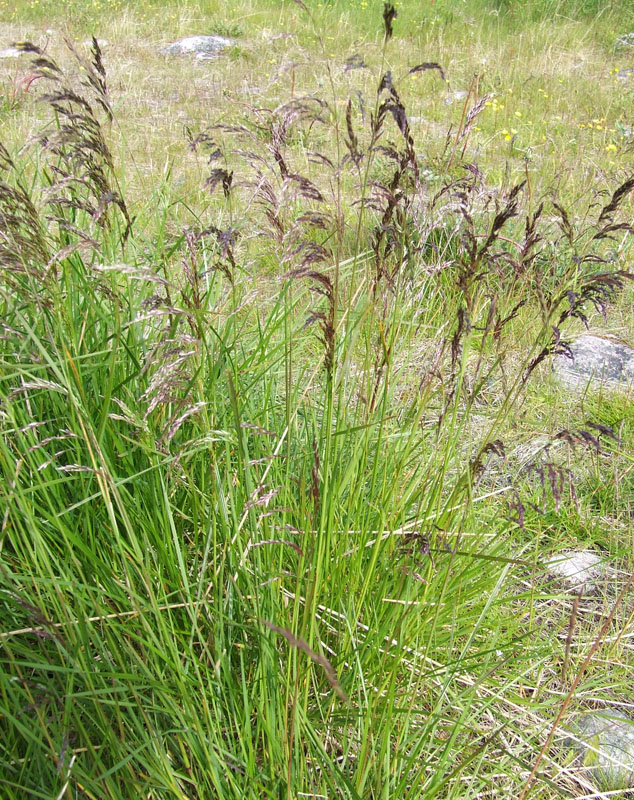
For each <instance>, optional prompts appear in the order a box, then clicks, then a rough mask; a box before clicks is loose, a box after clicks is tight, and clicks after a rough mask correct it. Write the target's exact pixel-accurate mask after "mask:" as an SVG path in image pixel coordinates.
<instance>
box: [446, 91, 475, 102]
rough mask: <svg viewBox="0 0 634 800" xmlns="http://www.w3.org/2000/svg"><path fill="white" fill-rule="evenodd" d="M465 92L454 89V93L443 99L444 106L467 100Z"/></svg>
mask: <svg viewBox="0 0 634 800" xmlns="http://www.w3.org/2000/svg"><path fill="white" fill-rule="evenodd" d="M468 94H469V92H467V91H466V90H465V89H456V91H455V92H449V94H448V95H446V97H445V104H446V105H448V106H450V105H453V103H461V102H462V101H463V100H466V99H467V95H468Z"/></svg>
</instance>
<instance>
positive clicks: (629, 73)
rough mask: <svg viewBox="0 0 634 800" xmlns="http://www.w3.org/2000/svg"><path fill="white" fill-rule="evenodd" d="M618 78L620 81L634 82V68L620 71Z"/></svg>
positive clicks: (617, 74)
mask: <svg viewBox="0 0 634 800" xmlns="http://www.w3.org/2000/svg"><path fill="white" fill-rule="evenodd" d="M616 77H617V78H618V79H619V80H620V81H628V80H634V67H627V68H626V69H620V70H619V71H618V72H617V73H616Z"/></svg>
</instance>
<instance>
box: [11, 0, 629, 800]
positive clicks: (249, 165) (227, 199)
mask: <svg viewBox="0 0 634 800" xmlns="http://www.w3.org/2000/svg"><path fill="white" fill-rule="evenodd" d="M299 5H300V6H302V8H303V9H304V11H307V9H306V8H305V7H304V4H303V3H299ZM395 18H396V8H395V7H393V6H392V5H391V4H386V5H385V10H384V14H383V30H382V35H381V40H382V44H381V47H382V53H383V56H382V61H383V65H384V66H383V68H382V69H381V70H379V71H378V73H377V74H376V75H375V76H374V78H375V80H374V90H373V94H372V96H371V97H370V98H369V99H367V98H366V99H365V101H364V99H363V98H362V97H360V95H358V94H354V93H353V94H351V95H350V96H345V97H341V96H339V94H338V93H337V91H336V84H335V80H334V78H333V75H332V73H331V72H329V71H326V73H325V75H324V86H325V89H324V91H323V92H322V93H315V92H312V91H311V92H310V93H307V94H301V93H300V87H299V86H295V85H293V91H292V93H291V96H290V97H289V98H288V99H287V100H284V101H282V102H278V103H276V104H274V105H273V104H270V105H269V106H263V105H259V104H251V105H250V106H248V107H245V108H244V115H243V117H242V119H241V121H240V123H239V124H238V123H237V122H226V121H217V120H214V121H213V123H212V124H211V125H205V126H203V125H195V124H193V123H192V124H191V125H189V126H188V127H187V128H186V130H185V132H184V134H183V135H184V138H185V143H186V146H187V148H188V149H187V154H186V155H184V156H183V158H189V159H192V160H195V161H196V163H197V164H199V165H203V166H204V169H205V172H204V175H203V176H202V180H201V184H202V190H203V192H204V198H205V200H204V203H202V204H201V205H200V206H198V207H193V206H191V205H187V204H185V203H183V204H182V207H181V208H178V209H176V208H174V202H173V195H172V192H171V190H168V187H167V186H166V185H165V184H164V185H159V186H157V188H155V189H152V188H150V187H148V188H147V192H146V197H145V199H144V201H143V202H135V203H134V205H133V204H132V203H130V202H129V201H128V200H127V198H126V192H125V185H126V174H127V173H126V170H127V165H126V164H125V163H118V161H117V158H116V157H115V155H114V154H113V148H112V145H111V141H112V137H113V133H112V128H113V126H115V125H116V122H117V119H116V114H115V113H114V112H113V107H114V105H115V104H114V101H113V98H112V96H111V93H110V90H109V83H108V76H107V74H106V68H105V65H104V58H103V56H102V51H101V48H100V45H99V43H98V42H97V40H96V39H93V40H92V47H91V54H90V57H89V58H84V57H82V56H81V55H80V54H79V53H78V52H76V48H75V47H74V45H70V49H71V53H72V56H73V59H74V63H75V68H70V67H63V66H60V63H58V60H56V59H54V58H53V57H52V56H50V55H48V54H47V52H45V51H44V50H43V49H41V48H39V47H36V46H35V45H32V44H23V45H22V47H23V49H24V50H26V51H28V52H30V53H31V54H32V56H33V63H32V75H33V76H34V80H35V78H36V79H37V81H36V86H37V89H38V91H39V98H40V99H41V101H42V102H43V105H44V106H45V107H46V109H47V115H48V119H47V121H46V123H45V124H44V125H43V126H42V128H41V130H40V131H39V132H38V134H37V136H35V137H34V139H33V141H32V142H31V144H30V147H29V148H28V149H27V150H21V151H20V152H19V153H17V154H14V153H13V152H10V149H9V146H8V145H7V146H4V145H3V146H2V149H1V150H0V169H1V175H0V178H1V180H0V304H1V322H0V326H1V327H0V358H1V364H2V376H1V381H0V429H1V431H2V437H1V438H0V469H1V470H2V482H1V484H0V498H1V500H2V502H1V504H0V550H1V553H2V562H1V567H0V584H1V592H0V620H1V624H0V654H1V656H0V657H1V658H2V663H3V671H2V675H1V676H0V708H1V709H2V718H1V722H0V725H1V726H2V732H3V735H2V743H1V744H0V761H1V764H2V770H1V775H0V784H1V785H2V791H3V793H4V795H6V796H7V797H15V798H18V797H25V796H33V797H60V798H61V797H65V796H68V797H71V796H72V797H84V796H85V797H94V798H101V797H113V798H115V797H116V798H127V797H132V796H135V795H140V796H143V797H148V798H150V797H151V798H159V797H161V798H163V797H179V798H206V797H209V798H211V797H222V798H230V797H233V798H236V799H237V798H240V800H242V798H262V797H270V798H280V797H286V798H294V797H300V796H304V797H346V798H368V797H372V798H379V797H381V798H387V797H394V798H411V799H412V800H414V798H433V797H438V798H467V797H472V798H476V797H508V796H510V795H511V794H513V793H520V794H522V796H528V793H529V792H530V793H531V794H530V796H534V797H549V796H554V795H553V794H549V793H551V792H559V793H561V794H562V795H565V793H566V792H569V791H578V790H579V787H582V788H583V787H584V780H585V778H584V777H583V775H582V774H576V773H575V771H574V770H572V769H571V768H569V767H566V766H562V765H561V764H560V763H558V761H557V759H556V758H555V757H554V750H553V747H554V745H555V743H556V742H557V741H558V736H559V734H560V728H561V725H560V723H561V722H562V721H563V718H564V712H567V711H570V710H571V709H572V708H573V707H576V706H582V705H583V704H584V703H585V704H586V705H590V704H592V703H598V702H605V703H610V702H618V698H619V697H621V696H622V694H621V693H622V692H623V691H624V687H625V686H627V664H628V663H630V664H631V653H630V651H629V649H628V645H627V641H628V639H627V637H626V636H625V631H626V630H627V628H628V626H629V625H631V607H630V605H631V602H630V600H629V598H628V593H627V589H628V588H629V582H628V581H627V579H626V578H624V577H623V576H622V575H621V576H619V577H618V579H617V580H615V581H614V585H611V586H606V587H605V592H604V595H602V599H601V600H600V601H596V600H588V601H587V604H586V605H583V606H582V603H583V602H586V601H585V599H584V600H579V599H577V600H576V601H575V605H574V606H573V608H572V612H571V609H569V608H568V606H567V599H566V597H565V595H561V594H559V593H557V592H556V591H555V590H554V588H553V586H551V585H549V583H548V581H547V579H546V577H545V570H544V560H545V558H544V557H545V554H547V553H549V552H550V551H551V550H552V549H554V548H555V546H556V545H557V544H559V543H561V541H563V540H565V534H562V533H557V532H556V531H555V528H556V524H555V523H557V522H558V521H560V520H562V519H563V518H564V517H565V515H569V518H570V519H576V520H580V519H581V515H582V513H583V510H584V507H585V506H584V502H585V497H586V495H583V496H582V497H581V498H580V497H579V494H578V491H577V488H576V487H577V486H578V484H579V482H578V480H577V475H578V474H579V470H582V473H581V474H582V475H583V478H584V479H585V480H588V481H589V482H590V483H591V484H592V481H593V480H594V483H595V485H596V484H597V482H598V483H599V485H602V484H601V476H602V475H604V473H605V471H606V469H608V470H610V469H612V470H617V471H618V470H621V471H623V472H625V473H626V474H627V470H628V467H627V466H623V465H624V463H625V464H627V462H628V459H630V461H631V455H628V451H627V447H626V446H624V444H623V443H624V441H626V440H625V439H624V437H623V429H622V428H623V426H627V425H629V424H630V423H631V420H629V422H628V418H627V417H622V416H621V414H620V410H619V409H617V410H616V411H615V410H614V408H613V407H612V408H608V409H606V408H605V406H603V405H601V404H599V406H598V407H595V408H593V409H592V414H591V418H590V419H587V420H582V421H577V420H575V419H571V420H570V422H569V424H567V425H565V426H563V425H562V426H561V427H558V428H557V429H556V430H553V431H551V432H550V435H549V437H548V441H547V442H546V444H545V445H544V447H543V449H542V452H541V454H540V456H539V458H535V457H531V458H530V459H525V460H524V461H523V462H521V459H519V457H518V456H517V454H516V453H515V451H514V450H513V447H514V446H515V443H514V442H512V441H511V442H508V441H506V440H507V439H508V437H509V435H510V434H511V433H512V427H513V425H514V420H516V419H517V418H518V416H519V415H521V414H522V413H525V412H526V404H527V398H530V397H531V392H535V384H536V383H537V382H539V381H542V382H547V375H548V368H549V359H550V357H551V356H552V355H553V354H558V353H566V352H567V351H568V348H569V337H570V336H571V335H572V334H573V333H574V331H575V325H579V324H583V323H586V324H588V323H589V320H590V319H592V317H591V315H592V314H595V313H596V312H598V313H599V314H601V315H604V314H607V311H608V309H609V307H610V304H611V303H612V302H613V301H614V300H615V299H617V298H618V296H619V295H620V294H622V293H623V292H624V291H625V290H626V286H627V283H628V281H629V280H630V278H631V275H630V273H629V272H628V270H627V268H626V254H627V247H628V244H627V242H628V237H629V235H630V234H631V233H632V227H631V206H630V205H629V204H630V199H629V198H630V194H631V191H632V189H633V188H634V179H632V178H629V177H627V178H625V179H623V180H622V181H621V182H620V183H619V184H618V185H615V186H614V188H613V189H612V191H610V192H609V193H607V194H606V193H605V192H597V193H596V197H595V198H594V200H593V202H592V203H588V204H586V206H585V207H584V208H583V209H581V210H580V208H579V207H577V208H576V209H575V213H574V214H573V213H571V211H570V209H567V208H566V206H565V203H564V201H563V200H562V199H561V197H559V196H558V195H557V194H556V193H555V192H554V191H548V192H543V193H540V192H539V190H538V189H537V187H535V186H533V185H532V184H531V181H530V180H522V181H518V182H515V181H512V182H507V183H506V184H503V185H501V186H500V185H493V184H492V183H491V182H490V181H489V180H488V179H487V176H486V174H485V173H484V172H483V171H482V169H481V168H480V167H479V166H478V164H477V163H475V161H474V160H471V159H470V158H469V141H470V137H471V136H472V135H473V134H474V132H475V128H476V126H477V124H478V120H479V119H480V116H481V115H482V114H484V113H485V109H486V108H487V106H486V103H487V96H486V95H485V94H481V93H480V92H479V89H478V84H477V82H475V81H474V83H473V85H472V88H471V90H470V91H469V93H468V96H467V99H466V102H465V107H464V112H463V113H462V117H461V120H460V122H459V125H458V126H457V127H456V128H455V129H453V130H452V131H451V132H450V134H449V135H448V136H447V137H446V140H445V142H444V145H443V147H442V149H440V150H439V151H437V152H435V153H433V154H427V153H426V151H425V148H424V146H423V145H421V144H420V143H419V142H418V141H417V139H416V135H415V128H414V125H413V123H412V120H411V118H410V115H409V113H408V109H407V106H406V102H405V100H404V99H403V97H404V95H403V92H402V90H401V88H400V85H399V80H398V78H397V77H396V72H394V71H391V70H389V69H388V68H387V59H388V54H389V47H390V40H391V38H392V37H393V34H394V26H395V24H396V22H395ZM408 75H417V76H418V79H419V80H423V79H426V78H429V79H430V80H432V79H434V80H438V79H439V80H441V81H442V80H444V79H445V77H446V76H445V72H444V66H443V65H442V64H440V63H437V62H424V63H421V64H418V65H415V66H413V67H410V68H409V73H408ZM405 77H407V75H406V76H405ZM328 87H330V90H329V89H328ZM40 89H41V91H40ZM340 101H342V102H340ZM183 218H187V223H186V224H184V225H181V224H180V221H181V219H183ZM174 219H177V220H178V225H176V224H174V222H173V220H174ZM518 331H519V333H518ZM519 336H521V342H522V347H521V349H520V350H519V352H518V348H517V346H516V342H517V340H518V337H519ZM610 415H611V416H610ZM608 417H610V418H608ZM619 426H620V427H619ZM514 459H515V460H514ZM580 465H581V466H580ZM613 474H614V473H613ZM616 483H618V484H619V486H620V485H621V482H620V480H618V481H617V479H616V478H615V484H616ZM630 483H631V481H630ZM587 496H590V495H587ZM597 496H598V495H597ZM592 497H594V495H592ZM602 502H603V501H602ZM553 520H554V521H555V522H554V523H553ZM629 580H630V582H631V579H629ZM555 588H556V587H555ZM619 592H620V593H619ZM602 603H603V605H602ZM593 604H594V605H593ZM592 614H596V615H598V616H599V617H600V619H601V623H600V625H599V628H598V632H597V630H594V629H593V628H592V624H591V623H592V619H591V617H592ZM584 615H585V616H584ZM580 619H581V620H582V622H581V623H580V621H579V620H580ZM599 655H602V656H603V657H604V658H605V659H613V660H614V661H616V662H618V663H619V664H620V665H621V667H623V669H622V670H621V671H617V672H616V674H612V675H611V676H610V677H606V674H605V673H604V672H601V670H599V669H594V668H593V666H594V663H595V660H596V658H597V657H598V656H599ZM562 660H563V662H562ZM628 660H629V661H628ZM562 663H563V665H562ZM597 697H598V698H599V699H598V700H597ZM588 698H590V699H588ZM586 788H587V787H586Z"/></svg>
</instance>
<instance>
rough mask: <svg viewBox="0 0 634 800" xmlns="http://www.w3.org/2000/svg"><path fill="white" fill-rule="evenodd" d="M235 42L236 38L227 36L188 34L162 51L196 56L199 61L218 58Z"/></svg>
mask: <svg viewBox="0 0 634 800" xmlns="http://www.w3.org/2000/svg"><path fill="white" fill-rule="evenodd" d="M235 44H236V42H235V40H234V39H227V38H226V37H225V36H186V37H185V38H184V39H179V40H178V41H177V42H172V43H171V44H168V45H167V46H166V47H163V48H162V49H161V50H160V53H161V55H164V56H194V58H195V59H197V60H198V61H207V60H208V59H211V58H217V57H218V56H219V55H220V54H221V53H222V52H223V51H224V50H226V49H227V48H228V47H233V45H235Z"/></svg>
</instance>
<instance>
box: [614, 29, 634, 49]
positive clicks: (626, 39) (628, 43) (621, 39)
mask: <svg viewBox="0 0 634 800" xmlns="http://www.w3.org/2000/svg"><path fill="white" fill-rule="evenodd" d="M614 44H615V45H616V46H617V47H634V32H633V33H622V34H621V35H620V36H617V37H616V41H615V42H614Z"/></svg>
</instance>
